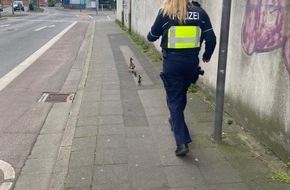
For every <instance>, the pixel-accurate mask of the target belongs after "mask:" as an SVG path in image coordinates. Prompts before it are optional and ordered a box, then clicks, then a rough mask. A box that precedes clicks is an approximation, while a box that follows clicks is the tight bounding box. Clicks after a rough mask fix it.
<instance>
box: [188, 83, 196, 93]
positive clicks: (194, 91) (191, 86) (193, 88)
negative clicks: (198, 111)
mask: <svg viewBox="0 0 290 190" xmlns="http://www.w3.org/2000/svg"><path fill="white" fill-rule="evenodd" d="M188 92H189V93H197V92H198V85H197V84H196V83H195V84H191V85H190V86H189V88H188Z"/></svg>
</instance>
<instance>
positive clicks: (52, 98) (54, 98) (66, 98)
mask: <svg viewBox="0 0 290 190" xmlns="http://www.w3.org/2000/svg"><path fill="white" fill-rule="evenodd" d="M74 97H75V94H74V93H73V94H57V93H47V92H46V93H43V94H42V96H41V98H40V99H39V100H38V102H55V103H57V102H73V100H74Z"/></svg>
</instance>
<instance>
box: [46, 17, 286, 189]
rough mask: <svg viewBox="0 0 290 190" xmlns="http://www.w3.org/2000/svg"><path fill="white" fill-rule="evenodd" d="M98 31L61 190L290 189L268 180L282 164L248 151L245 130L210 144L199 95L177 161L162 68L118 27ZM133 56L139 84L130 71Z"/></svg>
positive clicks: (209, 123) (233, 129) (208, 120)
mask: <svg viewBox="0 0 290 190" xmlns="http://www.w3.org/2000/svg"><path fill="white" fill-rule="evenodd" d="M94 31H95V34H94V41H93V46H92V47H93V50H92V54H91V59H90V63H89V67H88V73H87V77H86V81H85V87H84V89H82V96H81V97H82V99H81V101H80V110H79V113H78V117H77V124H76V128H75V129H74V130H75V131H74V136H73V140H72V146H71V149H70V150H69V151H68V152H67V153H68V154H69V162H68V163H67V165H68V168H67V170H66V171H67V173H66V172H64V173H62V174H63V177H64V179H65V182H64V184H62V185H63V186H62V189H66V190H109V189H112V190H129V189H132V190H133V189H136V190H138V189H172V190H192V189H197V190H247V189H249V190H252V189H257V190H258V189H263V190H267V189H269V190H270V189H271V190H274V189H280V190H283V189H285V190H286V189H289V187H290V186H289V185H288V184H283V183H281V182H277V181H273V180H271V179H270V176H271V175H270V173H271V172H272V171H275V169H276V167H275V168H274V167H272V166H273V165H274V164H273V163H275V164H277V165H279V164H280V161H279V160H277V159H275V157H273V156H269V155H264V152H263V149H258V148H257V147H260V146H258V143H255V146H251V147H252V148H251V149H250V148H249V146H247V145H248V144H250V143H251V142H254V141H253V140H251V139H250V138H251V137H250V136H248V135H247V134H246V133H245V132H244V131H243V130H241V128H238V127H237V126H236V125H231V126H227V125H225V126H224V130H225V138H224V142H223V143H222V144H220V145H216V144H214V143H213V141H212V140H211V134H212V132H213V130H212V128H213V114H214V111H213V109H212V108H211V106H210V104H207V103H206V102H205V101H203V100H202V98H201V96H200V95H198V94H192V93H190V94H188V106H187V109H186V120H187V123H188V126H189V129H190V133H191V135H192V138H193V143H192V144H190V153H189V154H188V155H187V156H185V157H176V156H175V153H174V151H175V148H176V145H175V141H174V137H173V134H172V132H171V130H170V127H169V124H168V121H167V119H168V110H167V107H166V101H165V99H166V97H165V92H164V89H163V85H162V83H161V80H160V79H159V68H160V67H161V63H152V62H151V61H150V60H149V59H148V58H147V57H146V56H145V55H144V54H143V53H142V51H141V50H140V49H139V48H138V47H137V46H136V45H134V44H133V43H132V41H131V40H130V39H129V38H128V37H127V35H126V34H125V33H124V32H123V31H121V30H120V29H119V27H118V26H117V25H116V24H115V23H113V22H111V23H108V22H106V23H105V22H102V23H96V24H95V28H94ZM130 57H132V58H133V61H134V63H135V65H136V69H137V72H138V73H140V74H141V75H142V79H143V80H142V83H141V85H138V83H137V78H136V77H134V76H133V75H132V74H131V73H130V72H129V71H128V64H129V59H130ZM213 66H214V65H213ZM156 68H157V69H156ZM241 137H242V138H241ZM241 139H244V140H243V141H242V140H241ZM256 145H257V146H256ZM255 148H256V149H255ZM60 153H61V152H60ZM258 156H260V157H258ZM258 158H259V159H258ZM261 158H263V159H261ZM270 163H271V164H270ZM279 166H280V165H279ZM55 172H57V171H55ZM52 182H55V183H56V180H53V181H52ZM59 183H61V182H59ZM52 187H54V188H51V189H58V188H57V186H53V185H52Z"/></svg>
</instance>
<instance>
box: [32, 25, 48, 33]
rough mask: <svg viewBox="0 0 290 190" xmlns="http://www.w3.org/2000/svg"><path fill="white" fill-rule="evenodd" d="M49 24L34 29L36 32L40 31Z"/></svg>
mask: <svg viewBox="0 0 290 190" xmlns="http://www.w3.org/2000/svg"><path fill="white" fill-rule="evenodd" d="M46 27H47V26H43V27H40V28H37V29H35V30H34V31H35V32H38V31H40V30H42V29H45V28H46Z"/></svg>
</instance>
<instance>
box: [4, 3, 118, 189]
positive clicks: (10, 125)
mask: <svg viewBox="0 0 290 190" xmlns="http://www.w3.org/2000/svg"><path fill="white" fill-rule="evenodd" d="M16 14H27V15H26V16H20V17H15V18H7V19H1V20H0V189H1V190H10V189H11V188H12V187H13V185H14V184H13V182H15V180H16V179H17V177H18V175H19V174H20V172H21V169H22V167H23V165H24V163H25V160H26V159H27V158H28V156H29V155H30V154H31V150H32V148H33V147H34V144H35V142H36V139H37V138H38V136H39V135H40V131H41V129H42V127H43V126H44V125H45V123H46V119H47V117H48V115H49V114H50V113H51V110H52V109H54V108H53V105H54V104H53V103H40V102H38V100H39V99H40V98H41V97H42V95H43V93H59V92H62V91H63V89H64V86H65V84H66V83H67V78H68V76H70V71H71V68H72V66H73V64H74V62H75V60H76V59H78V58H77V56H78V54H79V52H80V51H84V50H82V48H83V49H85V48H87V47H83V46H82V43H83V41H84V40H85V36H86V34H87V30H88V27H89V24H90V23H91V22H107V21H113V20H114V19H115V18H114V15H108V14H102V13H101V14H100V13H99V14H98V15H97V14H96V13H95V12H93V11H91V12H89V11H82V12H81V11H79V10H64V9H63V8H61V7H56V8H45V12H43V13H28V12H24V13H23V12H16ZM70 80H72V81H73V80H74V79H73V78H70ZM66 89H69V87H68V88H66ZM67 91H68V90H67ZM70 93H74V90H73V89H72V90H71V91H70ZM60 110H61V111H60V113H59V114H57V115H56V118H55V120H58V119H60V118H65V116H66V115H68V114H69V106H67V105H66V106H65V108H60ZM44 143H45V142H44Z"/></svg>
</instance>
